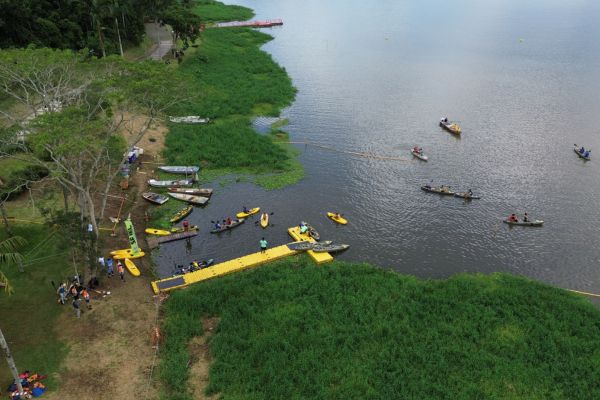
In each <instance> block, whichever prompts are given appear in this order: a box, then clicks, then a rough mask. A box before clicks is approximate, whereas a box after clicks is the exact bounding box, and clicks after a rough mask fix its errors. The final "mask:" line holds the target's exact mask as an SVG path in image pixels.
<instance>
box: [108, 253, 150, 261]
mask: <svg viewBox="0 0 600 400" xmlns="http://www.w3.org/2000/svg"><path fill="white" fill-rule="evenodd" d="M145 255H146V253H144V252H143V251H140V252H139V253H136V254H133V253H117V254H113V258H114V259H115V260H124V259H126V258H129V259H132V260H133V259H134V258H140V257H144V256H145Z"/></svg>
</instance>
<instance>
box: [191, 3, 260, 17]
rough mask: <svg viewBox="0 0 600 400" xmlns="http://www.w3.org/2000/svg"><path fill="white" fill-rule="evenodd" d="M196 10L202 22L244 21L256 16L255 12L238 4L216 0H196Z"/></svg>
mask: <svg viewBox="0 0 600 400" xmlns="http://www.w3.org/2000/svg"><path fill="white" fill-rule="evenodd" d="M196 4H197V6H196V7H195V8H194V12H195V13H196V14H197V15H199V16H200V19H201V20H202V22H219V21H244V20H247V19H250V18H252V17H253V16H254V12H253V11H252V10H251V9H249V8H246V7H242V6H238V5H227V6H226V5H224V4H223V3H221V2H219V1H214V0H196Z"/></svg>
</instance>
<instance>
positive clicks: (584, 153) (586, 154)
mask: <svg viewBox="0 0 600 400" xmlns="http://www.w3.org/2000/svg"><path fill="white" fill-rule="evenodd" d="M578 151H579V154H581V155H582V156H584V157H585V158H588V157H589V156H590V151H591V150H586V149H585V147H583V146H581V148H580V149H579V150H578Z"/></svg>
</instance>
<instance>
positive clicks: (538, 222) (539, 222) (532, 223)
mask: <svg viewBox="0 0 600 400" xmlns="http://www.w3.org/2000/svg"><path fill="white" fill-rule="evenodd" d="M504 223H505V224H509V225H518V226H542V225H543V224H544V221H542V220H539V219H536V220H533V221H527V222H525V221H510V220H508V219H505V220H504Z"/></svg>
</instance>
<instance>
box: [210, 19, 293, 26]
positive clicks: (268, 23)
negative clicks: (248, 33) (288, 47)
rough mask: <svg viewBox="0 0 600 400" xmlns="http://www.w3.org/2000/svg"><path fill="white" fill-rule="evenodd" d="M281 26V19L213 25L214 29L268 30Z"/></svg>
mask: <svg viewBox="0 0 600 400" xmlns="http://www.w3.org/2000/svg"><path fill="white" fill-rule="evenodd" d="M278 25H283V20H282V19H267V20H264V21H231V22H219V23H217V24H214V25H213V26H214V27H215V28H239V27H249V28H270V27H272V26H278Z"/></svg>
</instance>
